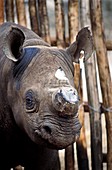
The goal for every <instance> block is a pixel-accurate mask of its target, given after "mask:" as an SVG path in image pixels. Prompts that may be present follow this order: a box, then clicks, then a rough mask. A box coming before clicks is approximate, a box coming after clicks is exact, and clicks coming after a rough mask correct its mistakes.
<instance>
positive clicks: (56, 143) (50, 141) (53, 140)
mask: <svg viewBox="0 0 112 170" xmlns="http://www.w3.org/2000/svg"><path fill="white" fill-rule="evenodd" d="M80 129H81V125H80V123H79V120H78V118H74V119H71V120H66V119H63V118H61V119H59V120H57V119H56V120H55V119H49V118H47V119H45V120H44V121H43V122H42V123H41V124H40V126H39V127H38V128H37V129H35V130H34V139H33V140H34V141H35V142H36V143H38V140H39V141H40V139H42V140H43V141H44V142H42V143H45V145H47V146H48V147H53V148H55V149H63V148H65V147H67V146H68V145H70V144H71V143H73V142H75V141H76V140H77V139H78V138H79V135H80Z"/></svg>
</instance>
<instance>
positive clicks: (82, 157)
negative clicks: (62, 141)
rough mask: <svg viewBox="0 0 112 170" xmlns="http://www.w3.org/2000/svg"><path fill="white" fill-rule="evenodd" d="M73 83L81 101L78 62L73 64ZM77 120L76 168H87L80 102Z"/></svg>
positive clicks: (82, 111)
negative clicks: (78, 132)
mask: <svg viewBox="0 0 112 170" xmlns="http://www.w3.org/2000/svg"><path fill="white" fill-rule="evenodd" d="M74 65H75V66H74V77H75V79H74V84H75V88H76V89H77V91H78V94H79V96H80V103H82V102H83V95H82V74H81V73H82V70H81V69H80V65H79V64H76V63H75V64H74ZM78 113H79V120H80V123H81V125H82V128H81V133H80V138H79V140H78V141H77V145H76V146H77V160H78V169H79V170H89V164H88V157H87V144H86V137H85V127H84V107H83V105H82V104H81V105H80V107H79V112H78Z"/></svg>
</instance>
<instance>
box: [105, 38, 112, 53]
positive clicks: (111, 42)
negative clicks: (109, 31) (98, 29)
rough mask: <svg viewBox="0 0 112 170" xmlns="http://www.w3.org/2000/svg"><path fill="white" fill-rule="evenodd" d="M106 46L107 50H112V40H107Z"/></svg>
mask: <svg viewBox="0 0 112 170" xmlns="http://www.w3.org/2000/svg"><path fill="white" fill-rule="evenodd" d="M106 47H107V50H109V51H112V41H109V40H107V41H106Z"/></svg>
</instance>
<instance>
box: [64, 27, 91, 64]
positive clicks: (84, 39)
mask: <svg viewBox="0 0 112 170" xmlns="http://www.w3.org/2000/svg"><path fill="white" fill-rule="evenodd" d="M93 49H94V46H93V39H92V36H91V32H90V31H89V29H88V27H85V28H82V29H81V30H80V31H79V33H78V35H77V37H76V41H75V42H74V43H72V44H71V45H70V46H69V47H68V48H67V50H66V51H67V53H68V54H69V55H71V56H72V61H73V62H76V63H78V62H79V58H80V52H81V51H82V50H83V51H84V59H85V60H87V59H88V58H89V57H90V56H91V54H92V53H93V51H94V50H93Z"/></svg>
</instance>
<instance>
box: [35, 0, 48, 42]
mask: <svg viewBox="0 0 112 170" xmlns="http://www.w3.org/2000/svg"><path fill="white" fill-rule="evenodd" d="M38 11H39V29H40V36H41V37H42V38H43V39H44V40H45V41H46V42H48V43H49V44H50V43H51V40H50V32H49V19H48V13H47V4H46V0H38Z"/></svg>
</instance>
